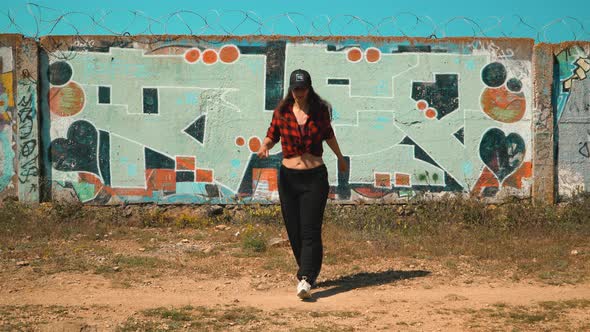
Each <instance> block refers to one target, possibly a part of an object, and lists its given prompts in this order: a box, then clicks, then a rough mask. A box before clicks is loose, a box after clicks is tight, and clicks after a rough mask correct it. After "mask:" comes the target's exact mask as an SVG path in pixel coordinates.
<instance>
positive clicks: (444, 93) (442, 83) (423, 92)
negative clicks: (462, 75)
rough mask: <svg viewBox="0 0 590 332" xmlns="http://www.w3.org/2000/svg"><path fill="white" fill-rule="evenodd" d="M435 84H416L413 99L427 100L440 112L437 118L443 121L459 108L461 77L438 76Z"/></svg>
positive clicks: (414, 84)
mask: <svg viewBox="0 0 590 332" xmlns="http://www.w3.org/2000/svg"><path fill="white" fill-rule="evenodd" d="M434 79H435V82H434V83H433V82H414V83H413V84H412V99H414V100H415V101H418V100H425V101H426V102H427V103H428V105H429V106H430V107H433V108H435V109H436V111H437V112H438V114H437V116H436V118H437V119H439V120H440V119H442V118H443V117H444V116H445V115H447V114H450V113H451V112H453V111H455V110H456V109H457V108H458V107H459V83H458V81H459V75H457V74H436V75H434Z"/></svg>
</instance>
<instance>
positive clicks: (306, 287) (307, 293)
mask: <svg viewBox="0 0 590 332" xmlns="http://www.w3.org/2000/svg"><path fill="white" fill-rule="evenodd" d="M297 296H298V297H299V298H300V299H302V300H305V299H309V298H311V285H310V284H309V282H307V279H305V278H304V279H301V281H300V282H299V284H297Z"/></svg>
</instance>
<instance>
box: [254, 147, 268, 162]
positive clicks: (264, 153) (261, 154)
mask: <svg viewBox="0 0 590 332" xmlns="http://www.w3.org/2000/svg"><path fill="white" fill-rule="evenodd" d="M256 154H257V155H258V158H260V159H264V158H268V147H267V146H266V145H265V144H262V145H261V146H260V149H258V152H256Z"/></svg>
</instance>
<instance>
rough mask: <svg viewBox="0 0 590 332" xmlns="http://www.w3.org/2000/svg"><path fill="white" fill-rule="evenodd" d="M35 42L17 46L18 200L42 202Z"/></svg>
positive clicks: (25, 40) (22, 40)
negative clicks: (40, 192) (40, 198)
mask: <svg viewBox="0 0 590 332" xmlns="http://www.w3.org/2000/svg"><path fill="white" fill-rule="evenodd" d="M38 50H39V49H38V44H37V42H36V41H35V40H34V39H30V38H22V37H21V38H19V39H18V40H17V43H16V59H15V60H16V61H15V62H16V71H15V72H16V84H17V93H16V98H17V99H16V124H17V134H16V145H17V151H16V159H17V165H18V168H17V177H18V198H19V200H20V201H21V202H29V203H38V202H39V176H40V171H39V170H40V165H39V160H40V156H41V155H40V149H39V109H38V92H37V91H38V81H39V80H38V78H39V74H38V68H39V56H38V55H39V51H38Z"/></svg>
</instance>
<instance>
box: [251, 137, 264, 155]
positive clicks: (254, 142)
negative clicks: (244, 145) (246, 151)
mask: <svg viewBox="0 0 590 332" xmlns="http://www.w3.org/2000/svg"><path fill="white" fill-rule="evenodd" d="M261 145H262V143H260V139H259V138H258V137H252V138H250V141H249V142H248V147H249V148H250V151H252V152H258V150H260V146H261Z"/></svg>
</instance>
